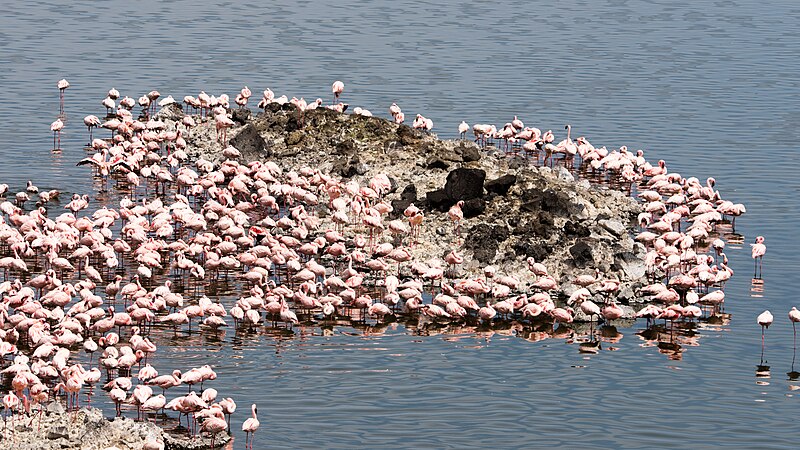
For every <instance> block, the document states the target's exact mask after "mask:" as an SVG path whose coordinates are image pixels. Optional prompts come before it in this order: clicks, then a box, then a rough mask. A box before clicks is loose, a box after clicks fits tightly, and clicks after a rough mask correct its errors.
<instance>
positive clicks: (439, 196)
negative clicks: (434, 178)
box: [425, 189, 455, 212]
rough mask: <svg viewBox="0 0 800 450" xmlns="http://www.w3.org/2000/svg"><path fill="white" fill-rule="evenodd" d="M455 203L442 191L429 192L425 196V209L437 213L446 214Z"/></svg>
mask: <svg viewBox="0 0 800 450" xmlns="http://www.w3.org/2000/svg"><path fill="white" fill-rule="evenodd" d="M454 204H455V202H453V201H452V200H450V197H448V196H447V194H445V192H444V189H437V190H435V191H430V192H428V193H427V194H426V195H425V207H426V208H428V209H435V210H437V211H441V212H446V211H447V210H448V209H450V207H451V206H453V205H454Z"/></svg>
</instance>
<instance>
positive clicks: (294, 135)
mask: <svg viewBox="0 0 800 450" xmlns="http://www.w3.org/2000/svg"><path fill="white" fill-rule="evenodd" d="M304 137H305V133H303V132H302V131H300V130H294V131H292V132H291V133H289V135H288V136H286V145H297V144H299V143H301V142H303V138H304Z"/></svg>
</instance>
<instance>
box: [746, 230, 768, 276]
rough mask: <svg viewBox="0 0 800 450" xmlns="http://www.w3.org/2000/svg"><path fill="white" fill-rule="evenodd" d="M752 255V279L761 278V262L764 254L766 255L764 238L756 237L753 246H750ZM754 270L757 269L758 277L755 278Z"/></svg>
mask: <svg viewBox="0 0 800 450" xmlns="http://www.w3.org/2000/svg"><path fill="white" fill-rule="evenodd" d="M750 247H752V250H753V253H752V256H753V260H754V261H753V262H754V266H753V278H759V279H760V278H761V261H762V260H763V259H764V254H765V253H767V246H766V245H765V244H764V236H757V237H756V242H755V244H750ZM756 269H758V276H756Z"/></svg>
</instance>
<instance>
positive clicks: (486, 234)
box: [464, 223, 510, 265]
mask: <svg viewBox="0 0 800 450" xmlns="http://www.w3.org/2000/svg"><path fill="white" fill-rule="evenodd" d="M509 235H510V232H509V229H508V227H506V226H505V225H489V224H485V223H481V224H478V225H475V226H474V227H472V228H470V230H469V233H468V235H467V237H466V238H465V239H464V247H465V248H466V249H468V250H472V252H473V257H474V258H475V259H477V260H478V261H480V262H481V264H484V265H485V264H488V263H490V262H492V261H493V260H494V257H495V256H496V255H497V247H498V245H499V244H500V243H501V242H504V241H505V240H506V239H508V237H509Z"/></svg>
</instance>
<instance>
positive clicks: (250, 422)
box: [242, 403, 261, 448]
mask: <svg viewBox="0 0 800 450" xmlns="http://www.w3.org/2000/svg"><path fill="white" fill-rule="evenodd" d="M250 410H251V411H252V412H253V417H250V418H249V419H247V420H245V421H244V423H243V424H242V431H244V433H245V439H246V441H245V447H246V448H253V439H254V438H255V434H256V431H257V430H258V427H259V425H261V424H260V423H259V421H258V417H257V416H256V413H257V412H258V409H257V408H256V404H255V403H253V405H252V406H251V407H250Z"/></svg>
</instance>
